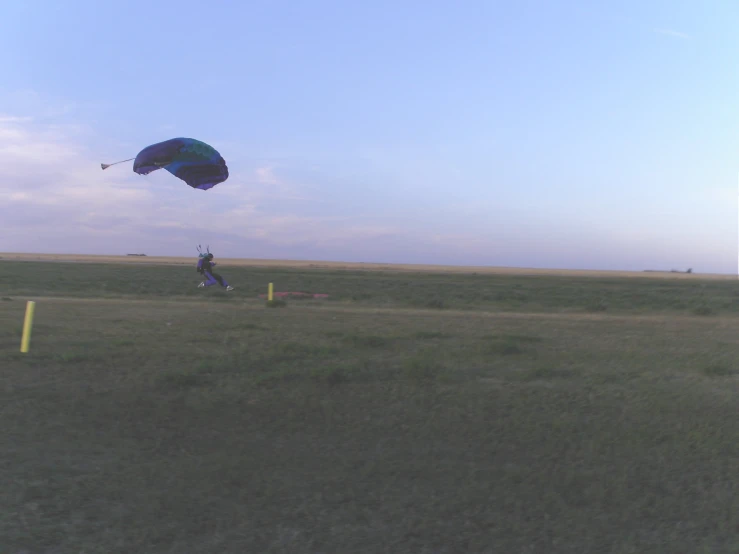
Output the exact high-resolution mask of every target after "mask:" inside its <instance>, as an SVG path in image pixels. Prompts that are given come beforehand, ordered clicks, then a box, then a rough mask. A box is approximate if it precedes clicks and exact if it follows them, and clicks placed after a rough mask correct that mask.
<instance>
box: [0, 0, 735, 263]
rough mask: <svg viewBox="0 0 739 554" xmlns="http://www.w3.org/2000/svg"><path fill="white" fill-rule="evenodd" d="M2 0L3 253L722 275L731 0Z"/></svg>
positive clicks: (726, 258) (730, 249)
mask: <svg viewBox="0 0 739 554" xmlns="http://www.w3.org/2000/svg"><path fill="white" fill-rule="evenodd" d="M0 10H1V11H2V14H3V16H2V18H0V68H1V69H0V223H2V233H1V234H0V252H48V253H80V254H126V253H146V254H148V255H171V256H190V255H192V256H193V257H196V256H197V251H196V245H197V244H203V245H205V244H209V245H210V247H211V250H212V251H213V252H214V253H215V254H216V256H217V257H226V258H227V257H245V258H272V259H278V258H281V259H285V258H287V259H298V260H335V261H347V262H385V263H431V264H455V265H457V264H461V265H480V266H512V267H530V268H536V267H541V268H573V269H619V270H644V269H679V270H685V269H687V268H693V271H695V272H698V273H736V272H737V267H738V263H739V261H738V246H739V244H738V241H739V228H738V225H739V221H738V219H739V205H738V202H739V196H738V195H739V189H738V183H739V181H738V180H739V133H738V131H739V100H738V99H739V95H738V94H737V92H739V66H737V64H736V59H737V54H739V33H737V31H736V29H737V28H739V3H737V2H736V1H735V0H731V1H729V0H726V1H712V0H695V1H687V0H669V1H668V0H650V1H644V0H618V1H615V0H614V1H611V0H602V1H600V2H590V1H585V0H582V1H574V0H558V1H544V0H538V1H534V0H518V1H516V2H508V1H506V2H503V1H495V0H487V1H482V0H460V2H449V1H448V0H447V1H440V0H423V1H420V0H418V1H417V0H373V1H372V2H347V1H346V0H335V1H328V0H312V1H310V2H308V1H303V0H269V1H268V0H254V1H247V0H244V1H238V2H237V1H236V0H230V1H225V0H214V1H211V2H209V3H206V2H202V1H199V2H194V1H189V0H177V1H171V0H159V1H157V2H151V1H147V2H143V1H139V0H129V1H127V2H125V3H121V2H99V0H96V1H92V0H91V1H87V0H85V1H83V0H65V2H59V1H57V0H46V1H39V0H24V1H23V2H19V1H11V0H0ZM179 136H184V137H193V138H197V139H200V140H203V141H205V142H207V143H209V144H211V145H213V146H214V147H215V148H217V149H218V150H219V151H220V153H221V154H222V155H223V156H224V158H225V159H226V161H227V163H228V166H229V171H230V177H229V179H228V180H227V181H226V182H224V183H221V184H219V185H218V186H216V187H215V188H213V189H211V190H209V191H199V190H193V189H190V188H189V187H188V186H187V185H185V184H184V183H183V182H182V181H180V180H178V179H177V178H175V177H174V176H172V175H171V174H169V173H167V172H165V171H158V172H155V173H152V174H149V175H147V176H139V175H136V174H135V173H133V171H132V162H127V163H126V164H120V165H116V166H113V167H111V168H109V169H107V170H105V171H102V169H101V167H100V163H102V162H104V163H112V162H115V161H118V160H122V159H126V158H132V157H134V156H136V154H137V153H138V151H139V150H141V149H142V148H144V147H145V146H147V145H149V144H152V143H155V142H160V141H163V140H167V139H169V138H172V137H179Z"/></svg>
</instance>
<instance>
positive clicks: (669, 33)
mask: <svg viewBox="0 0 739 554" xmlns="http://www.w3.org/2000/svg"><path fill="white" fill-rule="evenodd" d="M652 30H653V31H654V32H655V33H658V34H660V35H667V36H670V37H675V38H680V39H690V38H692V37H691V36H690V35H688V34H686V33H681V32H680V31H675V30H673V29H652Z"/></svg>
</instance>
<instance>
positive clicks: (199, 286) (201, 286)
mask: <svg viewBox="0 0 739 554" xmlns="http://www.w3.org/2000/svg"><path fill="white" fill-rule="evenodd" d="M204 286H205V281H203V282H202V283H200V284H199V285H198V288H199V289H202V288H203V287H204Z"/></svg>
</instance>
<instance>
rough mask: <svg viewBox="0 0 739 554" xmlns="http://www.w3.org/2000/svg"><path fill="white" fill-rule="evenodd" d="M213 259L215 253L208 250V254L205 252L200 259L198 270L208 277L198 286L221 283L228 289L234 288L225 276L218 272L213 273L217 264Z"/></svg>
mask: <svg viewBox="0 0 739 554" xmlns="http://www.w3.org/2000/svg"><path fill="white" fill-rule="evenodd" d="M212 260H213V254H211V253H210V252H208V253H207V254H203V255H202V256H201V257H200V259H199V260H198V267H197V271H198V273H200V274H202V275H203V277H205V279H206V280H205V281H203V282H202V283H200V284H199V285H198V288H202V287H210V286H212V285H215V284H219V285H221V286H222V287H224V288H225V289H226V290H234V288H233V287H232V286H231V285H229V284H228V283H227V282H226V280H225V279H224V278H223V277H221V276H220V275H219V274H218V273H213V267H214V266H215V265H216V263H215V262H214V261H212Z"/></svg>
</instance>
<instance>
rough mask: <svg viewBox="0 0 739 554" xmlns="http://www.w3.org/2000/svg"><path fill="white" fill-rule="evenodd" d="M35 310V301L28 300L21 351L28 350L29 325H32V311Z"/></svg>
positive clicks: (29, 338)
mask: <svg viewBox="0 0 739 554" xmlns="http://www.w3.org/2000/svg"><path fill="white" fill-rule="evenodd" d="M34 311H36V302H33V301H32V300H29V301H28V302H27V303H26V319H25V321H23V338H22V339H21V352H23V353H24V354H25V353H26V352H28V346H29V344H30V342H31V327H33V312H34Z"/></svg>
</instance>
